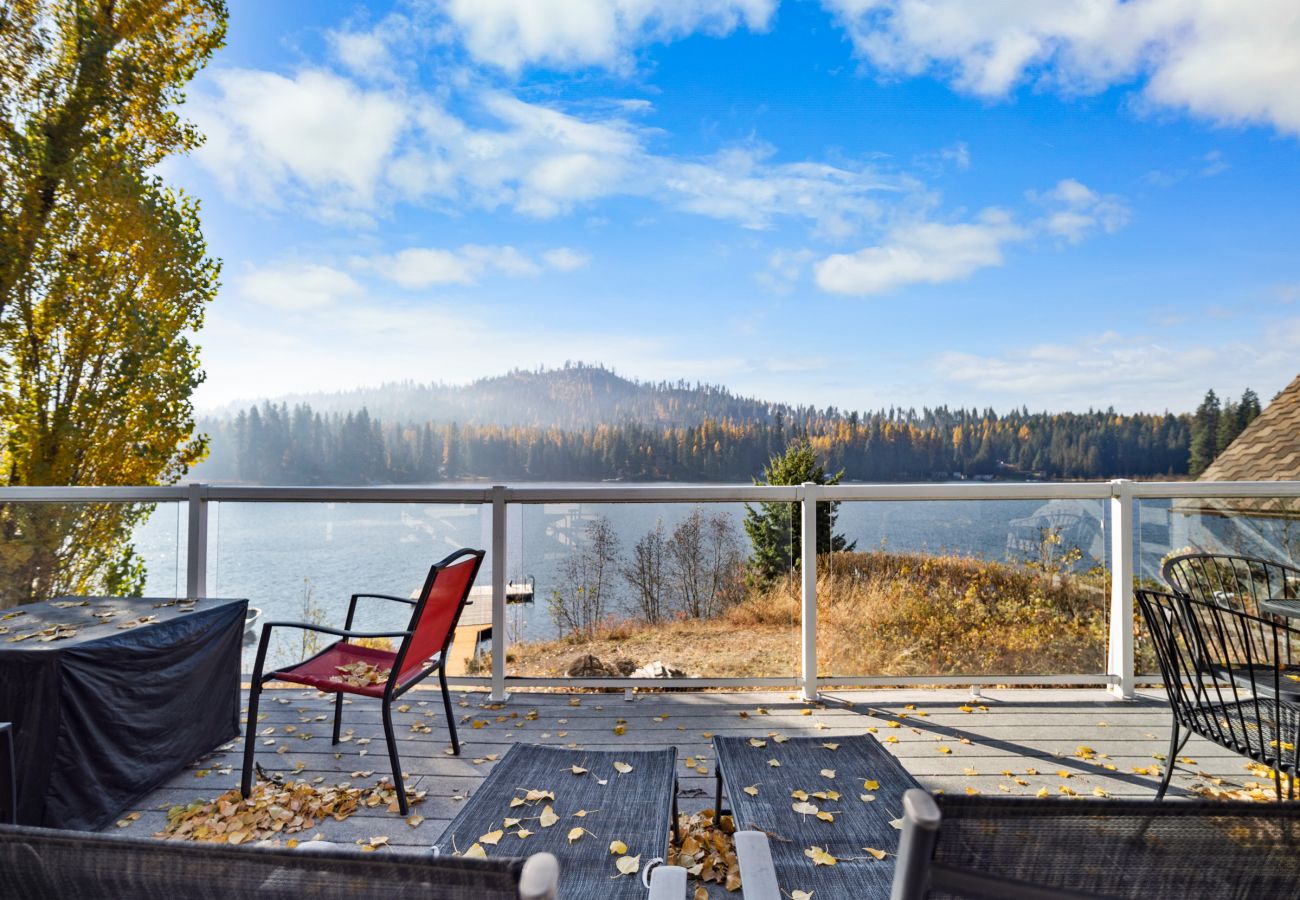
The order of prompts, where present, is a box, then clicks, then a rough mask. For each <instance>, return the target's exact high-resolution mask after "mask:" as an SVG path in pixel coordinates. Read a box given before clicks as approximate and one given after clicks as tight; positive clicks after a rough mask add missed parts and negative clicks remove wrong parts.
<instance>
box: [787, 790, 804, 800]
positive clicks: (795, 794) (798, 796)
mask: <svg viewBox="0 0 1300 900" xmlns="http://www.w3.org/2000/svg"><path fill="white" fill-rule="evenodd" d="M790 796H791V797H793V798H794V799H796V800H807V799H808V792H807V791H791V792H790Z"/></svg>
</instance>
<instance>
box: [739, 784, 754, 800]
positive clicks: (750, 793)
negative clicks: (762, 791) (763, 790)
mask: <svg viewBox="0 0 1300 900" xmlns="http://www.w3.org/2000/svg"><path fill="white" fill-rule="evenodd" d="M741 790H743V791H744V792H745V793H746V794H749V796H751V797H757V796H758V785H756V784H751V785H750V786H749V787H747V788H741Z"/></svg>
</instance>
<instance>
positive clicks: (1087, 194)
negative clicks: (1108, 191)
mask: <svg viewBox="0 0 1300 900" xmlns="http://www.w3.org/2000/svg"><path fill="white" fill-rule="evenodd" d="M1030 196H1031V198H1034V199H1037V200H1038V201H1039V202H1040V203H1041V204H1042V205H1043V206H1044V207H1046V209H1047V218H1046V219H1045V220H1044V221H1043V222H1042V223H1041V227H1042V228H1043V230H1044V231H1046V232H1047V233H1048V234H1051V235H1055V236H1056V237H1059V238H1064V239H1065V240H1066V241H1068V242H1069V243H1071V244H1078V243H1081V242H1082V241H1083V239H1084V238H1086V237H1088V236H1089V234H1091V233H1092V232H1094V231H1096V230H1097V229H1101V230H1102V231H1105V232H1106V233H1107V234H1110V233H1113V232H1116V231H1118V230H1119V229H1121V228H1123V227H1124V226H1125V225H1127V224H1128V219H1129V210H1128V207H1127V206H1125V205H1124V202H1123V201H1122V200H1120V199H1119V198H1118V197H1115V196H1111V195H1107V196H1103V195H1101V194H1098V193H1097V192H1096V191H1094V190H1092V189H1091V188H1089V187H1088V186H1087V185H1084V184H1081V183H1080V182H1078V181H1075V180H1074V179H1073V178H1066V179H1064V180H1063V181H1061V182H1059V183H1058V184H1057V185H1056V187H1054V188H1053V189H1052V190H1050V191H1048V192H1047V193H1046V194H1043V195H1041V196H1040V195H1037V194H1033V193H1031V194H1030Z"/></svg>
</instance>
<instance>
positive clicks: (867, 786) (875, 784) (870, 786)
mask: <svg viewBox="0 0 1300 900" xmlns="http://www.w3.org/2000/svg"><path fill="white" fill-rule="evenodd" d="M862 789H863V790H864V791H878V790H880V782H879V781H876V780H875V779H874V778H868V779H867V780H866V781H864V782H862Z"/></svg>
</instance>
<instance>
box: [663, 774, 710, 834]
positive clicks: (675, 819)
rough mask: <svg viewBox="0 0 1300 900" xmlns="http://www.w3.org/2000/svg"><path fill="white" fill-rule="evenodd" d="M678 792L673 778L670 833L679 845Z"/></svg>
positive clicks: (680, 830)
mask: <svg viewBox="0 0 1300 900" xmlns="http://www.w3.org/2000/svg"><path fill="white" fill-rule="evenodd" d="M679 790H680V786H679V785H678V784H677V779H676V778H674V779H673V827H672V829H671V831H672V833H673V834H674V835H676V837H677V842H678V843H681V840H682V817H681V816H680V815H679V814H678V812H677V792H678V791H679ZM714 824H715V825H716V824H717V822H716V821H715V822H714Z"/></svg>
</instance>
